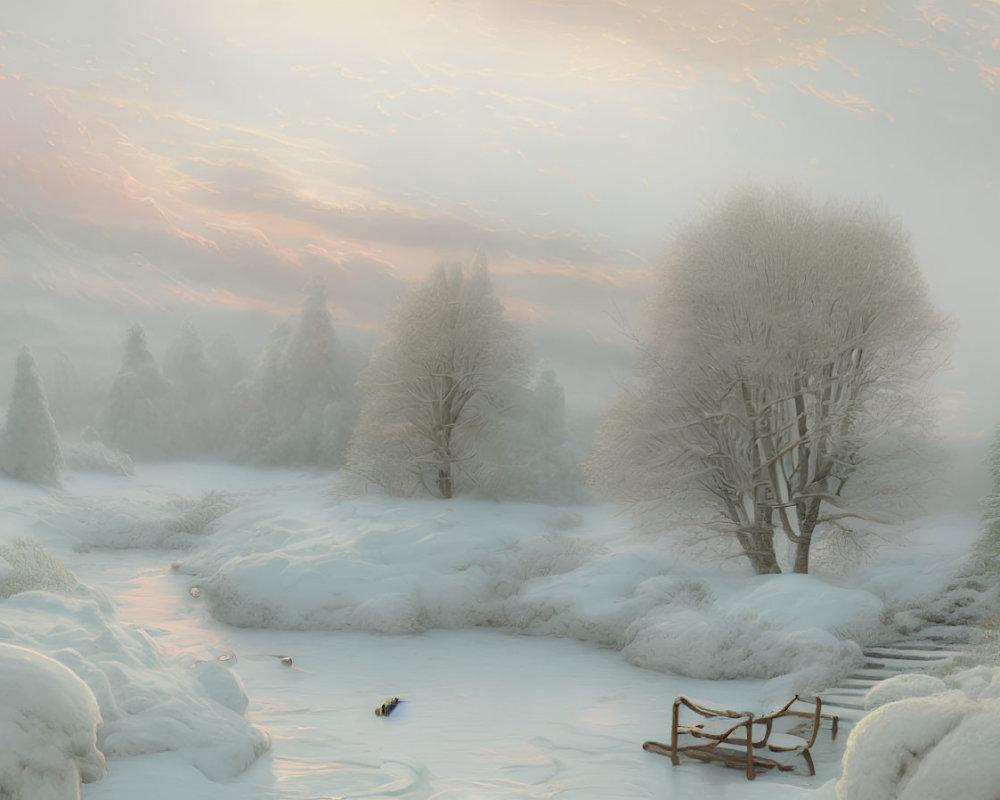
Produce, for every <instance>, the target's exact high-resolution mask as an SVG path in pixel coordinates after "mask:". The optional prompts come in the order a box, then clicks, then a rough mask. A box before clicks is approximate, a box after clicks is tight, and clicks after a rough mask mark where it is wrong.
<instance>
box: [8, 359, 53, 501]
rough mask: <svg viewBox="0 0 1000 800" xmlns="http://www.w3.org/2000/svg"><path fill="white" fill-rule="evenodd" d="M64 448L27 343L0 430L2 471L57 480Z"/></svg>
mask: <svg viewBox="0 0 1000 800" xmlns="http://www.w3.org/2000/svg"><path fill="white" fill-rule="evenodd" d="M61 466H62V451H61V450H60V447H59V435H58V434H57V433H56V424H55V422H53V420H52V414H50V413H49V406H48V403H47V402H46V400H45V392H44V390H43V389H42V382H41V380H40V379H39V377H38V370H37V369H36V368H35V359H34V358H33V357H32V355H31V353H30V352H29V351H28V348H27V347H22V348H21V352H20V353H19V354H18V356H17V373H16V375H15V376H14V387H13V389H12V390H11V396H10V405H9V406H8V408H7V423H6V425H5V426H4V429H3V431H2V433H0V471H3V472H5V473H7V474H8V475H10V476H11V477H12V478H18V479H19V480H24V481H31V482H33V483H42V484H56V483H58V482H59V469H60V467H61Z"/></svg>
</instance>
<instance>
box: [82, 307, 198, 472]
mask: <svg viewBox="0 0 1000 800" xmlns="http://www.w3.org/2000/svg"><path fill="white" fill-rule="evenodd" d="M98 430H99V432H100V434H101V437H102V438H103V440H104V441H105V442H106V443H108V444H110V445H112V446H113V447H116V448H118V449H119V450H122V451H123V452H125V453H128V454H129V455H130V456H134V457H138V458H162V457H165V456H172V455H176V454H177V453H178V450H179V448H178V440H177V439H178V425H177V416H176V412H175V406H174V393H173V390H172V388H171V386H170V384H169V383H168V382H167V381H166V379H165V378H164V377H163V375H162V374H161V373H160V368H159V366H158V365H157V363H156V359H155V358H153V354H152V353H150V351H149V347H148V345H147V344H146V332H145V331H144V330H143V328H142V326H141V325H138V324H136V325H133V326H132V327H131V328H129V330H128V335H127V337H126V340H125V351H124V354H123V356H122V365H121V369H120V370H119V371H118V375H117V376H116V377H115V380H114V383H113V384H112V385H111V392H110V393H109V395H108V400H107V404H106V405H105V407H104V410H103V411H102V413H101V416H100V419H99V421H98Z"/></svg>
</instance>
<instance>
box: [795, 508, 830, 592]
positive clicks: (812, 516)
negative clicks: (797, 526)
mask: <svg viewBox="0 0 1000 800" xmlns="http://www.w3.org/2000/svg"><path fill="white" fill-rule="evenodd" d="M822 502H823V501H822V500H820V499H819V498H818V497H817V498H814V499H813V500H812V501H810V503H809V505H808V506H807V507H806V512H805V514H804V515H803V520H802V530H801V539H799V541H798V542H796V543H795V568H794V570H793V571H794V572H798V573H799V574H801V575H806V574H808V572H809V548H810V547H812V537H813V531H814V530H815V529H816V522H817V520H819V507H820V505H822ZM800 513H801V512H800Z"/></svg>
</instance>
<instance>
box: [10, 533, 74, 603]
mask: <svg viewBox="0 0 1000 800" xmlns="http://www.w3.org/2000/svg"><path fill="white" fill-rule="evenodd" d="M79 585H80V583H79V581H77V579H76V576H75V575H74V574H73V573H72V572H70V571H69V570H68V569H66V567H64V566H63V564H62V562H61V561H59V559H57V558H56V557H55V556H53V555H52V554H51V553H49V551H48V550H46V549H45V548H44V547H42V546H41V545H40V544H39V543H38V542H36V541H35V540H34V539H13V540H12V541H10V542H8V543H4V542H0V597H11V596H12V595H15V594H19V593H20V592H32V591H43V592H55V593H57V594H72V593H73V591H74V590H75V589H76V588H77V587H78V586H79Z"/></svg>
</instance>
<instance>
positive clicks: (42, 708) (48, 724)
mask: <svg viewBox="0 0 1000 800" xmlns="http://www.w3.org/2000/svg"><path fill="white" fill-rule="evenodd" d="M0 675H2V676H3V680H2V681H0V742H3V746H2V747H0V797H10V798H17V800H74V799H75V798H79V797H80V781H84V782H85V783H90V782H92V781H97V780H100V779H101V778H103V777H104V775H105V773H106V771H107V767H106V765H105V761H104V755H103V754H102V753H101V751H100V750H98V748H97V726H98V725H99V724H100V722H101V713H100V711H99V710H98V706H97V700H96V699H95V697H94V693H93V692H92V691H90V689H89V688H87V685H86V684H85V683H84V682H83V681H81V680H80V679H79V678H78V677H77V676H76V675H75V674H74V673H73V672H72V671H71V670H69V669H67V668H66V667H64V666H63V665H62V664H60V663H59V662H58V661H55V660H53V659H51V658H48V657H47V656H44V655H42V654H41V653H38V652H35V651H34V650H29V649H27V648H24V647H18V646H15V645H11V644H4V643H2V642H0Z"/></svg>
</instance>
